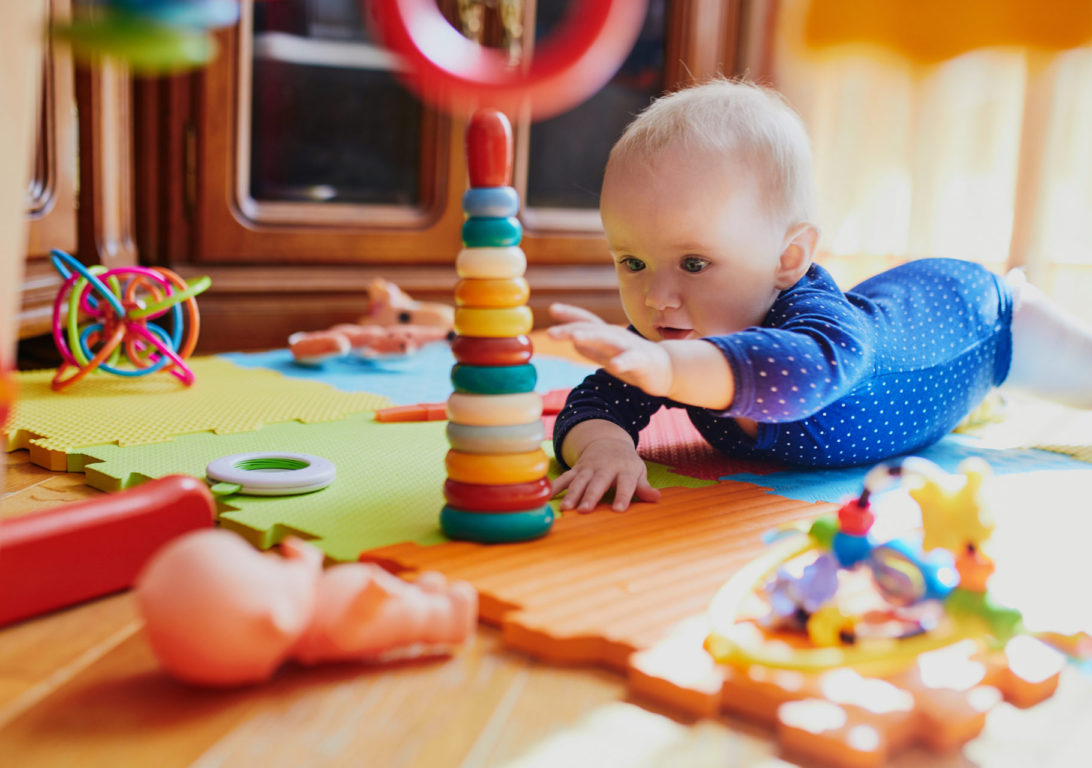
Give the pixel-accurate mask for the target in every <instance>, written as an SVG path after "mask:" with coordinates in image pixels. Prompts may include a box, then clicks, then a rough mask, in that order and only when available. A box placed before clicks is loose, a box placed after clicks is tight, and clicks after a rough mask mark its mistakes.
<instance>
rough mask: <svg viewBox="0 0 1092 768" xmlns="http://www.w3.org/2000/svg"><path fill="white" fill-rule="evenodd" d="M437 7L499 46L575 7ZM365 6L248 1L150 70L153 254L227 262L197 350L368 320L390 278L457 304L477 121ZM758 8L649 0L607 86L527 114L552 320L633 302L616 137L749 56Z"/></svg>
mask: <svg viewBox="0 0 1092 768" xmlns="http://www.w3.org/2000/svg"><path fill="white" fill-rule="evenodd" d="M440 5H441V8H442V9H443V10H444V12H445V13H446V14H447V15H448V18H449V19H450V20H451V21H452V23H453V24H455V25H456V26H460V25H461V26H462V27H463V31H464V33H466V34H470V35H479V36H480V37H481V39H483V41H484V42H486V43H487V44H490V43H491V44H495V45H498V46H505V45H507V46H511V45H513V37H516V36H518V35H522V38H520V39H517V40H515V44H523V45H526V44H527V43H528V42H530V40H531V39H532V38H531V37H528V36H533V35H535V34H540V35H546V34H549V30H550V25H551V24H552V23H554V21H556V19H554V18H553V16H554V15H555V14H556V13H557V11H556V10H552V9H553V6H560V8H561V9H562V10H564V9H565V8H566V7H567V4H558V3H553V4H549V3H537V4H536V3H535V2H534V1H533V0H521V1H520V2H508V1H507V0H488V1H485V2H477V3H476V2H473V1H471V2H466V0H462V1H461V2H456V0H441V2H440ZM360 6H361V4H360V3H358V2H356V0H282V1H281V2H278V3H256V4H251V3H244V6H243V18H242V21H241V23H240V24H239V25H238V27H237V28H235V29H232V30H230V31H228V32H225V33H223V34H221V35H220V37H219V42H220V44H221V52H220V56H219V57H218V58H217V60H216V61H215V63H214V64H213V65H212V66H210V67H209V68H207V69H206V70H205V71H203V72H201V73H200V74H198V75H195V76H192V77H188V78H173V79H170V80H165V81H157V82H150V83H141V84H138V87H137V96H136V103H137V133H138V137H137V163H136V166H137V177H136V178H137V181H136V185H137V200H138V204H137V217H138V222H139V225H138V233H139V235H140V239H139V246H140V252H141V257H142V259H145V260H148V261H150V262H151V263H161V264H165V265H168V266H171V267H172V268H174V269H176V270H177V271H179V272H180V273H182V274H183V275H184V276H193V275H199V274H208V275H210V276H211V277H212V288H211V289H210V290H209V291H208V292H207V293H205V294H203V295H202V297H201V302H200V303H201V311H202V316H203V318H204V320H205V321H204V323H203V326H202V341H201V345H200V347H199V349H200V350H203V351H205V352H212V351H220V350H226V349H240V348H243V349H246V348H261V347H271V346H279V345H283V344H284V341H285V338H286V337H287V336H288V334H289V333H291V332H293V331H296V330H311V329H318V328H325V327H328V326H329V325H332V324H334V323H336V322H342V321H351V320H355V319H357V318H358V317H359V316H360V314H361V313H362V310H363V308H364V299H363V290H364V287H365V286H366V285H367V283H368V281H369V280H370V279H371V278H373V277H377V276H381V277H385V278H388V279H391V280H393V281H395V282H397V283H398V284H399V285H401V286H402V287H403V288H404V289H405V290H407V291H408V292H409V293H410V294H411V295H413V296H414V297H415V298H420V299H429V300H439V301H447V302H450V301H451V291H452V287H453V285H454V282H455V272H454V266H453V265H454V260H455V255H456V253H457V252H458V249H459V247H460V227H461V224H462V221H463V213H462V210H461V198H462V194H463V191H464V190H465V188H466V170H465V160H464V148H463V132H464V124H463V122H462V121H461V120H457V119H453V118H450V117H448V116H446V115H443V114H438V113H436V112H434V111H432V110H430V109H427V108H425V107H423V106H420V105H419V103H418V102H417V100H416V99H414V98H413V97H412V95H411V94H409V93H408V92H406V91H405V90H404V89H403V88H402V86H401V85H400V84H399V83H398V81H397V80H396V79H395V78H394V77H393V70H394V69H396V68H397V66H398V63H397V61H396V60H394V59H393V58H392V57H391V56H390V55H389V53H387V52H386V51H384V50H383V49H382V48H381V47H379V46H377V45H376V44H375V42H374V41H373V40H372V39H371V38H370V37H369V35H368V33H367V25H366V24H365V23H364V20H362V19H361V14H362V11H361V10H359V8H360ZM536 6H537V7H536ZM513 9H514V10H515V11H516V12H518V13H519V16H518V19H516V21H518V23H513V20H512V16H511V14H512V13H513V12H514V11H513ZM744 11H745V8H744V4H743V3H742V2H738V1H735V2H734V1H733V0H652V2H650V13H649V18H648V21H647V23H646V26H645V30H644V32H643V34H642V38H641V40H640V42H639V43H638V45H637V46H636V47H635V49H634V53H633V54H631V56H630V60H629V61H628V62H627V64H626V65H625V67H623V70H622V72H620V73H619V75H618V76H616V77H615V79H614V81H612V83H611V84H610V85H609V86H607V88H605V89H604V91H603V92H601V93H600V94H598V95H597V96H596V97H594V98H593V99H592V100H590V101H589V102H588V103H586V104H585V105H581V106H580V107H577V109H576V110H574V111H573V112H570V113H568V114H567V115H562V116H561V117H559V118H556V119H555V120H553V121H548V122H546V123H536V124H534V125H530V124H528V123H527V122H526V121H520V120H518V119H513V126H514V133H515V142H516V168H515V180H514V184H515V186H516V187H517V189H518V190H519V192H520V195H521V199H522V201H523V209H522V211H521V214H520V215H521V218H522V220H523V224H524V230H525V234H524V240H523V243H522V247H523V249H524V251H525V252H526V253H527V257H528V264H529V267H528V279H529V281H530V283H531V289H532V297H531V307H532V309H533V310H534V311H535V314H536V321H537V322H538V323H539V324H544V323H545V307H546V306H547V305H548V304H549V303H550V302H552V301H556V300H564V301H570V302H574V303H579V304H581V305H584V306H587V307H589V308H591V309H594V310H597V311H599V312H601V313H603V314H604V315H605V316H607V317H609V318H611V319H613V320H620V319H621V317H622V315H621V308H620V305H619V303H618V300H617V295H616V289H615V282H614V272H613V267H612V266H611V264H610V262H609V257H608V255H607V252H606V247H605V241H604V239H603V237H602V233H601V229H600V225H599V220H598V214H597V212H596V206H597V203H598V185H599V180H600V179H601V173H602V165H603V163H604V161H605V159H606V152H607V151H608V150H609V147H610V145H611V143H613V141H614V139H615V138H616V136H617V134H618V133H620V131H621V129H622V127H623V126H624V125H625V123H626V122H628V119H629V117H630V115H631V114H632V113H633V112H634V111H636V110H638V109H640V108H642V107H643V106H644V105H645V104H647V103H648V101H649V99H650V98H651V97H652V96H654V95H657V94H658V93H660V92H661V91H662V90H665V89H669V88H671V87H673V86H675V85H677V84H679V83H681V82H683V81H685V80H686V79H687V78H689V77H697V78H700V77H704V76H707V75H710V74H713V73H715V72H721V73H725V74H732V73H734V72H735V71H736V70H737V64H736V61H737V57H738V53H739V50H738V45H737V41H738V38H739V29H741V26H742V24H741V19H742V17H743V14H744ZM363 12H364V13H366V9H365V11H363ZM474 13H477V14H479V15H478V17H477V20H475V19H474V18H473V17H472V14H474ZM504 14H508V15H507V16H505V15H504ZM512 117H515V116H512ZM569 177H571V181H570V178H569Z"/></svg>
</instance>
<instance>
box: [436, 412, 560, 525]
mask: <svg viewBox="0 0 1092 768" xmlns="http://www.w3.org/2000/svg"><path fill="white" fill-rule="evenodd" d="M545 439H546V429H545V427H543V426H542V419H535V420H534V421H529V422H527V423H526V424H509V425H507V426H503V427H476V426H474V425H473V424H460V423H459V422H457V421H449V422H448V423H447V442H448V445H450V446H451V448H452V450H456V451H462V452H463V453H527V451H533V450H535V449H536V448H541V447H542V442H543V441H544V440H545ZM455 506H459V505H458V504H456V505H455Z"/></svg>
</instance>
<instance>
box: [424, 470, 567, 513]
mask: <svg viewBox="0 0 1092 768" xmlns="http://www.w3.org/2000/svg"><path fill="white" fill-rule="evenodd" d="M551 496H553V493H552V492H551V489H550V480H549V479H548V478H545V477H540V478H539V479H538V480H530V481H528V482H526V483H510V484H507V485H475V484H473V483H461V482H459V481H458V480H451V479H448V480H445V481H444V499H445V500H446V501H447V503H448V504H450V505H451V506H453V507H455V508H456V509H461V510H462V511H464V512H521V511H524V510H528V509H532V508H537V507H541V506H542V505H543V504H545V503H546V502H547V501H549V500H550V497H551Z"/></svg>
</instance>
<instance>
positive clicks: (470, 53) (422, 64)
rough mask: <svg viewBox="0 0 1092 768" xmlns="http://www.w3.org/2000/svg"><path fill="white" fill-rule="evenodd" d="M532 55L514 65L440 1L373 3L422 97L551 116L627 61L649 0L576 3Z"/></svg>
mask: <svg viewBox="0 0 1092 768" xmlns="http://www.w3.org/2000/svg"><path fill="white" fill-rule="evenodd" d="M568 5H569V7H568V8H567V9H566V15H565V18H564V19H563V20H562V21H561V23H560V24H558V25H557V27H556V28H555V29H553V30H551V32H550V34H549V35H548V36H546V37H542V38H539V39H536V40H535V49H534V55H533V56H531V57H530V58H529V60H526V61H521V62H519V65H518V66H513V62H512V61H511V60H510V59H509V57H508V52H507V51H501V50H496V49H494V48H490V47H487V46H482V45H479V44H477V43H475V42H473V41H472V40H469V39H467V38H466V37H463V36H462V34H460V33H459V31H458V30H456V29H455V28H454V27H453V26H451V24H449V23H448V21H447V19H446V18H444V14H443V11H442V10H441V8H440V7H439V6H438V5H437V4H436V2H435V0H373V2H370V3H368V10H369V12H370V19H371V22H372V24H371V26H372V28H373V30H374V33H375V35H376V37H377V39H378V40H379V41H380V42H382V44H383V45H384V47H386V48H389V49H390V50H391V51H392V52H393V53H394V54H395V55H397V57H398V60H399V62H401V64H402V66H401V67H400V68H399V70H398V72H397V74H398V76H399V77H400V79H401V80H402V81H403V82H404V83H405V84H406V85H407V86H409V87H410V89H412V90H413V91H415V92H416V93H417V95H418V96H420V97H421V99H422V100H423V101H425V102H427V103H429V104H431V105H433V106H435V107H438V108H439V109H442V110H444V111H446V112H451V113H454V114H456V115H460V114H463V115H466V114H470V113H471V112H473V111H474V110H475V109H479V108H483V107H488V108H493V109H499V110H503V111H505V112H511V113H516V114H518V113H521V112H523V111H525V110H526V111H527V112H528V113H529V114H530V115H531V117H532V118H534V119H537V120H543V119H546V118H548V117H554V116H556V115H558V114H560V113H562V112H564V111H566V110H568V109H572V108H573V107H575V106H576V105H577V104H580V103H581V102H582V101H584V100H586V99H588V98H589V97H591V96H592V95H593V94H595V93H596V92H597V91H598V90H599V89H600V88H602V87H603V85H605V84H606V82H607V81H608V80H610V78H611V76H612V75H613V74H614V73H615V72H616V71H617V70H618V68H619V67H620V66H621V65H622V62H623V61H625V58H626V55H627V54H628V53H629V51H630V49H631V48H632V47H633V44H634V42H636V40H637V37H638V35H639V34H640V32H641V26H642V24H643V22H644V20H645V15H646V12H647V10H648V2H647V0H577V1H576V2H571V3H569V4H568Z"/></svg>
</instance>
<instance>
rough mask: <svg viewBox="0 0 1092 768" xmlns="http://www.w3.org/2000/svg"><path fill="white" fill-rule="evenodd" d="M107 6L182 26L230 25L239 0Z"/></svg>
mask: <svg viewBox="0 0 1092 768" xmlns="http://www.w3.org/2000/svg"><path fill="white" fill-rule="evenodd" d="M107 5H110V6H113V7H114V8H116V9H117V10H119V11H124V12H126V13H129V14H132V15H134V16H144V17H147V18H148V19H150V20H153V21H156V22H158V23H160V24H167V25H176V26H181V27H209V28H215V27H229V26H231V25H232V24H234V23H235V22H237V21H238V20H239V2H238V0H108V2H107Z"/></svg>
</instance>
